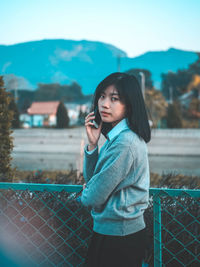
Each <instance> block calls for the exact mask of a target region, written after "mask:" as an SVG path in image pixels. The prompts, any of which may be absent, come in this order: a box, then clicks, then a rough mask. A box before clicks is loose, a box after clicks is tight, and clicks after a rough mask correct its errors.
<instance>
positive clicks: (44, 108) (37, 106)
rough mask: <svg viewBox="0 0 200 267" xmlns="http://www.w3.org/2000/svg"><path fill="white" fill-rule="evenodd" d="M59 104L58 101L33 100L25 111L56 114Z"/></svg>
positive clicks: (31, 113) (32, 113)
mask: <svg viewBox="0 0 200 267" xmlns="http://www.w3.org/2000/svg"><path fill="white" fill-rule="evenodd" d="M59 104H60V102H59V101H49V102H33V103H32V104H31V106H30V108H28V110H27V112H28V114H30V115H34V114H38V115H39V114H40V115H45V114H48V115H52V114H53V115H56V112H57V109H58V106H59Z"/></svg>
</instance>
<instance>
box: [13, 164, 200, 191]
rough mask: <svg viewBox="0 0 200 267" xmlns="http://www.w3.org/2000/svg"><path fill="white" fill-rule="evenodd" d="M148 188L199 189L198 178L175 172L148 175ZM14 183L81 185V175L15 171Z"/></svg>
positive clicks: (199, 178) (199, 179)
mask: <svg viewBox="0 0 200 267" xmlns="http://www.w3.org/2000/svg"><path fill="white" fill-rule="evenodd" d="M150 177H151V179H150V187H156V188H160V187H166V188H177V189H178V188H188V189H198V188H200V177H199V176H187V175H183V174H179V173H175V172H171V173H163V174H162V175H160V174H157V173H151V174H150ZM13 181H14V182H20V183H21V182H23V183H39V184H74V185H75V184H83V183H84V179H83V174H82V173H80V174H79V172H77V170H74V169H71V170H68V171H42V170H35V171H22V170H17V169H16V170H15V175H14V180H13Z"/></svg>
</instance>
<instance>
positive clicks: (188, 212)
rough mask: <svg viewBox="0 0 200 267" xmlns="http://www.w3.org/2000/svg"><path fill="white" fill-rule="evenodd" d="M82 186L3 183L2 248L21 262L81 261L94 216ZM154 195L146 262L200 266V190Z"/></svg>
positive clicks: (148, 221) (71, 263)
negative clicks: (82, 194) (84, 202)
mask: <svg viewBox="0 0 200 267" xmlns="http://www.w3.org/2000/svg"><path fill="white" fill-rule="evenodd" d="M80 190H81V186H66V185H59V187H58V186H57V185H35V184H26V185H23V184H22V185H20V184H18V185H16V184H3V183H2V184H0V231H1V237H0V242H1V247H0V249H1V250H2V251H3V252H5V253H4V254H6V255H7V254H9V258H11V259H12V260H13V259H14V262H15V263H16V264H17V263H20V265H19V266H20V267H21V266H23V267H24V266H45V267H46V266H83V265H84V258H85V255H86V251H87V247H88V242H89V239H90V237H91V233H92V220H91V217H90V212H89V210H88V209H86V208H85V207H84V206H83V205H82V204H81V203H80V200H79V197H78V196H77V195H78V194H79V193H78V191H80ZM73 191H74V192H73ZM150 196H151V197H150V203H149V208H148V209H147V211H146V213H145V219H146V224H147V229H148V232H149V236H150V239H149V241H150V242H149V245H148V248H147V255H146V257H145V262H147V263H148V264H149V266H155V267H157V266H167V267H168V266H169V267H170V266H175V267H176V266H200V259H199V257H200V241H199V240H200V238H199V237H200V236H199V229H200V221H199V216H200V208H199V200H200V190H182V189H179V190H170V189H165V190H164V189H163V190H161V189H150ZM153 224H154V232H153ZM153 244H154V246H153ZM0 256H1V253H0Z"/></svg>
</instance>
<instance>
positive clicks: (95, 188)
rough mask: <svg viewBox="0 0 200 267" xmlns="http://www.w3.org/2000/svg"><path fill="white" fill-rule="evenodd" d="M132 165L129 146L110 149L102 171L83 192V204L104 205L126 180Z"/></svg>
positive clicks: (122, 145) (121, 145)
mask: <svg viewBox="0 0 200 267" xmlns="http://www.w3.org/2000/svg"><path fill="white" fill-rule="evenodd" d="M132 164H133V155H132V152H131V150H130V147H129V146H127V145H124V144H117V143H116V144H115V145H114V146H112V147H110V149H108V150H107V153H106V155H105V157H104V162H103V165H102V168H101V170H100V171H99V172H98V173H96V174H95V175H94V176H93V177H92V179H90V181H89V182H88V183H87V185H86V188H85V189H84V190H83V193H82V196H81V201H82V203H83V204H84V205H85V206H91V207H96V206H100V205H102V204H104V203H105V202H106V200H107V199H108V197H109V196H110V194H111V193H112V192H113V190H114V189H115V188H116V186H117V185H118V184H119V183H120V182H121V181H122V180H123V179H125V178H126V176H127V174H128V173H129V171H130V168H131V167H132ZM90 178H91V177H90Z"/></svg>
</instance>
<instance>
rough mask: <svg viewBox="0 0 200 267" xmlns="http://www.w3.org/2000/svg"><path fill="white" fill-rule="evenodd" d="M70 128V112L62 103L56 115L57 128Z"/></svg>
mask: <svg viewBox="0 0 200 267" xmlns="http://www.w3.org/2000/svg"><path fill="white" fill-rule="evenodd" d="M68 127H69V117H68V112H67V109H66V107H65V105H64V104H63V102H60V104H59V106H58V109H57V113H56V128H68Z"/></svg>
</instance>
